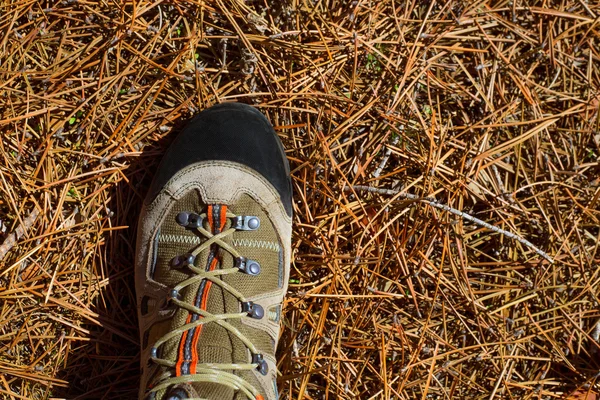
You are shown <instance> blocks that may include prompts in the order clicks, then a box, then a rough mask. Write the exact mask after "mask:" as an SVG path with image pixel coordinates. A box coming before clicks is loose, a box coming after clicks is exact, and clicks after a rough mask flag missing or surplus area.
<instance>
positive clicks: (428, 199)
mask: <svg viewBox="0 0 600 400" xmlns="http://www.w3.org/2000/svg"><path fill="white" fill-rule="evenodd" d="M351 189H354V190H356V191H358V192H370V193H378V194H386V195H394V196H395V195H399V196H400V197H402V198H405V199H410V200H415V201H421V202H423V203H426V204H429V205H430V206H432V207H435V208H439V209H440V210H444V211H448V212H449V213H452V214H454V215H457V216H459V217H460V218H463V219H466V220H467V221H471V222H473V223H474V224H477V225H480V226H483V227H485V228H488V229H490V230H492V231H494V232H496V233H500V234H502V235H504V236H506V237H508V238H510V239H514V240H516V241H517V242H519V243H521V244H523V245H525V246H527V247H529V248H530V249H532V250H534V251H535V252H536V253H537V254H539V255H540V256H542V257H544V258H545V259H546V260H548V261H550V263H554V259H553V258H552V257H550V256H549V255H548V254H547V253H545V252H544V251H542V250H540V249H538V248H537V247H536V246H535V245H534V244H533V243H531V242H530V241H528V240H527V239H523V238H522V237H520V236H518V235H515V234H514V233H511V232H508V231H505V230H504V229H500V228H498V227H496V226H494V225H490V224H489V223H487V222H485V221H482V220H480V219H479V218H475V217H473V216H471V215H469V214H466V213H464V212H462V211H460V210H457V209H455V208H452V207H449V206H447V205H445V204H442V203H440V202H439V201H437V200H436V199H433V198H431V197H419V196H417V195H414V194H410V193H404V192H400V191H399V190H392V189H379V188H376V187H372V186H365V185H353V186H352V187H349V186H345V187H344V190H346V191H350V190H351Z"/></svg>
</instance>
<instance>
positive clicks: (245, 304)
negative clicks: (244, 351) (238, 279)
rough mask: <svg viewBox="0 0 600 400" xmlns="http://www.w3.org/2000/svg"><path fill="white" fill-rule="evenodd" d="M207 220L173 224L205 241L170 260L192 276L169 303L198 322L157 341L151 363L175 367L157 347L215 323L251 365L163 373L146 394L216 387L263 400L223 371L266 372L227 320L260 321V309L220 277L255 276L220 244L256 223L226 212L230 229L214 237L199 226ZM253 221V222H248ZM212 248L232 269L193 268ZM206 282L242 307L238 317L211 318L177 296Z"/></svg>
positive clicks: (189, 216) (186, 218)
mask: <svg viewBox="0 0 600 400" xmlns="http://www.w3.org/2000/svg"><path fill="white" fill-rule="evenodd" d="M206 217H207V214H206V213H204V214H199V215H198V214H194V213H186V212H184V213H180V214H178V215H177V222H178V223H179V224H180V225H182V226H184V227H186V228H188V229H193V230H195V231H196V232H198V233H200V234H202V235H203V236H204V237H206V239H207V240H206V241H205V242H203V243H202V244H200V245H199V246H198V247H196V248H195V249H194V250H192V251H191V252H190V253H188V254H186V255H184V256H180V257H176V259H174V260H173V262H172V265H175V266H176V267H179V268H181V267H185V268H187V269H189V270H190V271H192V272H194V273H195V275H194V276H192V277H190V278H188V279H186V280H184V281H182V282H180V283H179V284H178V285H176V286H175V287H173V288H172V290H171V293H170V295H169V301H170V303H171V304H172V305H174V306H177V307H180V308H183V309H185V310H187V311H188V312H189V313H192V314H197V315H199V316H200V317H201V318H198V319H197V320H196V321H193V322H191V323H187V324H185V325H183V326H181V327H179V328H176V329H174V330H172V331H170V332H169V333H167V334H165V335H163V336H162V337H161V338H159V339H158V340H157V341H156V342H155V343H154V346H153V347H152V350H151V360H152V361H153V362H155V363H156V364H159V365H162V366H165V367H169V368H175V367H176V365H177V363H176V362H174V361H170V360H166V359H163V358H160V357H158V349H159V348H160V346H162V345H163V344H165V343H166V342H167V341H169V340H170V339H173V338H176V337H182V335H183V334H184V332H186V331H189V330H192V329H194V328H196V327H199V326H201V325H204V324H208V323H212V322H214V323H216V324H218V325H219V326H221V327H222V328H224V329H226V330H227V331H229V332H230V333H232V334H233V335H234V336H235V337H237V338H238V339H240V341H241V342H242V343H244V345H245V346H246V347H247V348H248V349H249V350H250V352H251V354H252V360H251V363H246V364H240V363H233V364H221V363H198V364H196V365H195V368H194V370H195V373H193V374H186V375H181V376H175V377H173V374H172V373H171V372H168V373H165V374H163V375H161V376H160V377H158V379H157V381H158V382H160V383H158V384H157V385H156V386H153V387H152V389H151V390H150V392H157V391H159V390H162V389H166V388H168V387H170V386H173V385H178V384H183V383H218V384H221V385H224V386H228V387H230V388H232V389H234V390H240V391H241V392H243V393H244V394H245V395H246V396H247V397H248V398H250V399H254V400H263V396H262V395H260V393H259V391H258V390H257V389H256V388H255V387H254V386H253V385H251V384H250V383H248V382H247V381H246V380H245V379H243V378H241V377H239V376H237V375H235V374H233V373H230V372H227V371H226V370H254V369H258V370H259V371H260V372H261V373H262V374H263V375H266V373H267V372H268V368H267V364H266V362H265V361H264V359H263V356H262V354H261V353H260V352H259V350H258V349H257V348H256V346H254V344H253V343H252V342H251V341H250V340H249V339H248V338H246V337H245V336H244V335H243V334H242V333H241V332H240V331H239V330H238V329H237V328H236V327H234V326H233V325H231V324H229V323H228V322H227V320H232V319H241V318H248V317H254V318H262V317H263V315H264V310H263V309H262V307H260V306H258V305H255V304H253V303H252V302H249V301H247V299H246V298H245V297H244V296H243V295H242V293H240V292H239V291H238V290H237V289H235V288H234V287H232V286H231V285H229V284H227V283H226V282H224V281H223V280H222V279H220V277H222V276H224V275H229V274H234V273H240V271H241V272H244V273H247V274H249V275H258V274H259V273H260V265H259V264H258V263H257V262H256V261H253V260H248V259H246V258H245V257H243V256H242V255H241V254H240V253H239V252H238V251H237V250H236V249H235V248H233V247H232V246H230V245H229V244H227V243H226V242H224V241H223V239H225V238H226V237H227V236H229V235H231V234H233V233H234V232H235V231H237V230H255V229H258V226H259V225H260V221H259V220H258V218H257V217H239V216H237V215H235V214H233V213H231V212H229V211H227V213H226V217H227V218H228V219H231V220H232V224H231V226H230V227H229V228H228V229H226V230H224V231H222V232H220V233H217V234H213V233H212V232H210V231H208V230H206V229H205V228H204V227H203V226H202V225H203V221H204V220H205V218H206ZM252 219H255V221H252ZM213 244H215V245H217V246H218V247H219V248H221V249H223V250H225V251H227V252H229V253H230V254H231V255H232V256H233V257H234V260H235V263H234V267H232V268H225V269H215V270H213V271H206V270H203V269H202V268H198V267H196V266H195V265H194V260H195V258H196V257H197V256H198V255H199V254H200V253H202V252H203V251H205V250H208V249H209V248H210V247H211V246H212V245H213ZM202 280H206V281H209V282H211V283H212V284H215V285H217V286H219V287H221V288H222V289H223V290H226V291H227V292H229V293H231V294H232V295H233V296H234V297H236V298H237V299H238V301H239V302H240V303H241V304H242V311H241V312H239V313H228V314H211V313H209V312H207V311H206V310H203V309H201V308H199V307H196V306H195V305H193V304H189V303H187V302H185V301H182V300H180V299H179V292H180V291H181V290H182V289H185V288H186V287H188V286H190V285H192V284H194V283H198V282H201V281H202Z"/></svg>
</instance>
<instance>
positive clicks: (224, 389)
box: [176, 205, 239, 400]
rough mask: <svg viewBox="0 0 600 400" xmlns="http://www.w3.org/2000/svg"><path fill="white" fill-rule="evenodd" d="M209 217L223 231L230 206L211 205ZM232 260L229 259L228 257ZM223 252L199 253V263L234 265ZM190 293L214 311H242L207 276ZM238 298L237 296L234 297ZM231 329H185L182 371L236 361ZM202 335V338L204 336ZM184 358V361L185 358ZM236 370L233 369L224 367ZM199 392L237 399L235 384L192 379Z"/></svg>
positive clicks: (181, 347)
mask: <svg viewBox="0 0 600 400" xmlns="http://www.w3.org/2000/svg"><path fill="white" fill-rule="evenodd" d="M206 213H207V221H208V225H209V227H210V230H211V231H212V233H213V234H214V235H216V234H218V233H220V232H222V231H223V229H225V228H226V225H227V217H226V214H227V206H224V205H208V207H207V208H206ZM226 260H228V259H226ZM222 263H223V255H222V251H220V250H219V248H218V246H217V245H212V246H211V248H210V249H208V250H206V251H205V252H203V254H201V255H200V257H198V261H197V262H196V266H198V267H199V268H202V269H204V270H206V271H214V270H216V269H222V268H230V267H231V265H222ZM189 289H190V290H188V291H187V293H186V298H185V301H187V302H189V303H191V304H194V305H195V306H196V307H199V308H201V309H203V310H206V311H208V312H209V313H210V314H226V313H235V312H238V311H239V309H238V308H239V306H238V304H237V302H236V303H235V304H234V307H231V305H230V307H227V306H226V302H225V297H226V296H227V293H225V292H224V291H223V289H221V287H220V286H219V285H216V284H214V283H212V282H210V281H208V280H203V281H202V282H200V283H199V284H197V285H191V286H190V287H189ZM234 299H235V298H234ZM201 318H202V317H201V316H199V315H196V314H188V316H187V321H189V322H192V321H196V320H198V319H201ZM229 335H230V334H229V331H227V330H226V329H225V328H223V327H221V326H219V325H218V324H216V323H209V324H206V325H200V326H198V327H196V328H194V329H191V330H189V331H187V332H185V333H184V335H183V336H182V338H181V342H180V343H179V354H180V356H181V354H183V355H184V357H183V360H181V358H180V361H179V362H178V364H177V367H176V368H178V371H177V372H178V373H179V374H181V375H185V374H195V373H198V372H199V371H197V370H196V365H197V364H205V363H216V364H219V363H226V364H230V363H233V362H234V358H233V346H232V342H231V340H230V337H229ZM200 338H202V339H201V340H200ZM181 361H183V362H181ZM224 372H229V373H232V372H233V371H224ZM191 386H192V387H193V388H194V389H195V391H196V392H197V393H198V395H199V396H200V397H202V398H208V399H224V400H226V399H233V398H234V395H235V392H234V390H233V389H232V388H230V387H228V386H225V385H221V384H217V383H204V382H202V383H193V382H192V383H191Z"/></svg>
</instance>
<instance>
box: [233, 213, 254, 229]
mask: <svg viewBox="0 0 600 400" xmlns="http://www.w3.org/2000/svg"><path fill="white" fill-rule="evenodd" d="M231 227H232V228H235V229H237V230H238V231H255V230H257V229H258V228H259V227H260V219H259V218H258V217H256V216H254V215H238V216H237V217H232V218H231Z"/></svg>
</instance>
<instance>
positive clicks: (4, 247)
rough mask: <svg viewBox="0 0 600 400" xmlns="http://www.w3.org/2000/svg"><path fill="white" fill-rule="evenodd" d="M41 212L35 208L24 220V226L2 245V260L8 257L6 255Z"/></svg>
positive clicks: (20, 226) (0, 251)
mask: <svg viewBox="0 0 600 400" xmlns="http://www.w3.org/2000/svg"><path fill="white" fill-rule="evenodd" d="M38 215H40V212H39V211H38V209H37V208H34V209H33V211H31V213H30V214H29V216H28V217H27V218H25V219H24V220H23V225H19V226H18V227H17V229H15V231H14V232H13V233H11V234H10V235H8V237H7V238H6V239H5V240H4V243H2V245H0V260H2V259H3V258H4V256H6V254H7V253H8V252H9V251H10V249H12V248H13V247H14V246H15V245H16V244H17V241H18V240H19V239H21V237H22V236H23V235H24V234H25V232H27V231H28V230H29V229H30V228H31V227H32V226H33V224H34V222H35V220H36V219H37V217H38Z"/></svg>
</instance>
